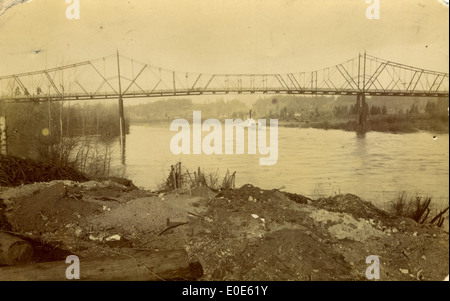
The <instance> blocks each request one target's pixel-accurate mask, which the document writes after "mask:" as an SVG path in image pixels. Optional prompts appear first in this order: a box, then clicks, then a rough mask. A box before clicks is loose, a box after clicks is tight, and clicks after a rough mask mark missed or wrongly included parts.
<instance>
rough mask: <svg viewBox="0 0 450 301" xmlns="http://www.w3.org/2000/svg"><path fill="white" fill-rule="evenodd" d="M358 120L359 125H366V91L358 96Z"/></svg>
mask: <svg viewBox="0 0 450 301" xmlns="http://www.w3.org/2000/svg"><path fill="white" fill-rule="evenodd" d="M356 109H357V113H356V122H357V124H358V125H360V126H362V127H364V126H365V125H366V119H367V112H368V106H367V103H366V95H364V93H362V94H358V95H357V96H356Z"/></svg>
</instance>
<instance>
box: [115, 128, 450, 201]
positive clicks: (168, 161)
mask: <svg viewBox="0 0 450 301" xmlns="http://www.w3.org/2000/svg"><path fill="white" fill-rule="evenodd" d="M175 134H176V132H170V130H169V126H150V125H131V128H130V134H129V135H127V137H126V150H125V171H126V176H127V177H128V178H130V179H131V180H133V182H134V183H135V184H136V185H137V186H140V187H145V188H147V189H156V188H157V186H158V184H160V183H161V182H162V180H163V179H164V177H167V175H168V174H169V171H170V165H172V164H175V163H176V162H178V161H181V162H182V164H183V166H184V167H186V168H187V169H189V170H190V171H194V170H196V169H197V167H198V166H200V167H201V168H202V170H203V171H206V172H216V171H217V169H218V174H219V175H220V176H221V177H223V175H224V174H225V173H226V171H227V169H228V170H230V172H233V171H236V185H237V186H238V187H239V186H241V185H243V184H246V183H251V184H253V185H255V186H259V187H261V188H265V189H273V188H280V187H283V186H284V187H285V188H284V189H285V190H286V191H289V192H294V193H300V194H303V195H307V196H310V197H317V196H321V195H325V196H330V195H335V194H338V193H353V194H356V195H358V196H360V197H362V198H364V199H366V200H368V201H372V202H373V203H375V204H379V205H380V204H381V205H383V204H386V203H387V202H388V201H390V200H392V199H393V198H395V197H396V196H397V195H398V193H399V192H400V191H406V192H408V193H409V194H411V195H416V194H417V195H421V196H431V197H433V198H434V199H437V200H438V201H439V202H443V203H448V198H449V185H448V182H449V135H448V134H442V135H438V136H437V137H433V136H434V134H433V133H429V132H419V133H412V134H392V133H381V132H369V133H366V134H364V135H361V134H357V133H355V132H346V131H341V130H321V129H302V128H285V127H279V128H278V161H277V163H276V164H274V165H271V166H261V165H260V164H259V158H260V157H262V156H263V157H264V155H260V154H259V153H257V154H256V155H249V154H248V152H247V151H246V152H245V154H241V155H236V154H234V155H215V154H212V155H206V154H200V155H194V154H190V155H174V154H172V152H171V149H170V141H171V139H172V137H173V136H174V135H175ZM114 151H115V154H116V156H115V159H114V162H113V165H116V166H119V165H120V164H122V161H121V158H120V156H119V155H118V154H119V153H120V150H119V144H118V143H117V144H115V146H114ZM266 157H267V156H266Z"/></svg>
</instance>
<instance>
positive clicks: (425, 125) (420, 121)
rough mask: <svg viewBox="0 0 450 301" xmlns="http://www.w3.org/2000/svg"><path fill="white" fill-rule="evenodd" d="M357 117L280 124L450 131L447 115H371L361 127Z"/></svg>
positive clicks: (356, 129)
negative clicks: (433, 116)
mask: <svg viewBox="0 0 450 301" xmlns="http://www.w3.org/2000/svg"><path fill="white" fill-rule="evenodd" d="M355 119H356V117H340V118H339V117H333V118H315V119H313V120H308V121H299V120H280V121H279V122H278V125H279V126H284V127H299V128H316V129H325V130H330V129H334V130H344V131H353V132H370V131H376V132H390V133H415V132H419V131H428V132H432V133H436V134H448V133H449V119H448V117H447V116H444V117H435V118H432V117H429V116H406V115H377V116H369V117H368V119H367V121H366V125H365V126H364V127H361V125H359V124H358V123H357V122H356V120H355Z"/></svg>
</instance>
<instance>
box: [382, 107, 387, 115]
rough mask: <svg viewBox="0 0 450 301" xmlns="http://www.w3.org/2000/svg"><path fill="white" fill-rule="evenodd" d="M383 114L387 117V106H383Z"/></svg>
mask: <svg viewBox="0 0 450 301" xmlns="http://www.w3.org/2000/svg"><path fill="white" fill-rule="evenodd" d="M381 114H383V115H386V114H387V108H386V106H383V108H381Z"/></svg>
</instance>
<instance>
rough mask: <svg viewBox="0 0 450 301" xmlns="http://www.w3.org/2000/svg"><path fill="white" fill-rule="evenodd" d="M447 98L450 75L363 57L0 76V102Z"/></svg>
mask: <svg viewBox="0 0 450 301" xmlns="http://www.w3.org/2000/svg"><path fill="white" fill-rule="evenodd" d="M228 93H237V94H241V93H242V94H253V93H264V94H306V95H358V96H362V98H363V99H364V98H365V96H414V97H448V96H449V74H448V73H444V72H437V71H430V70H426V69H421V68H417V67H413V66H408V65H404V64H400V63H396V62H391V61H387V60H384V59H380V58H377V57H374V56H371V55H368V54H360V55H358V56H357V57H355V58H352V59H350V60H348V61H346V62H344V63H341V64H338V65H335V66H332V67H328V68H324V69H321V70H317V71H311V72H300V73H285V74H276V73H270V74H207V73H193V72H177V71H172V70H167V69H163V68H160V67H156V66H151V65H149V64H145V63H142V62H139V61H136V60H133V59H131V58H128V57H125V56H122V55H119V54H118V53H117V54H113V55H110V56H107V57H103V58H100V59H96V60H91V61H85V62H81V63H77V64H70V65H65V66H60V67H55V68H50V69H45V70H39V71H33V72H25V73H18V74H12V75H5V76H0V101H6V102H9V101H13V102H42V101H63V100H93V99H110V98H111V99H119V100H120V101H122V99H124V98H145V97H169V96H191V95H214V94H216V95H217V94H218V95H220V94H228Z"/></svg>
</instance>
